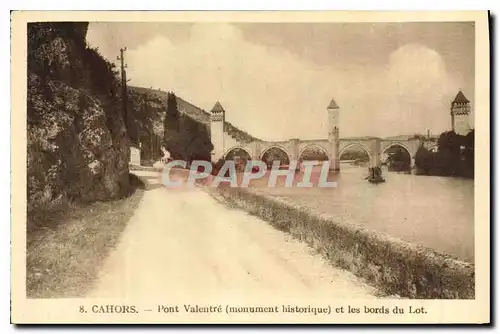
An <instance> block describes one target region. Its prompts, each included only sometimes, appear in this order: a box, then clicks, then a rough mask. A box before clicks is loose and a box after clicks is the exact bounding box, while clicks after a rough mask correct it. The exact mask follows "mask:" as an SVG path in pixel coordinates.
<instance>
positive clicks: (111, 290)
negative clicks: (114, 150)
mask: <svg viewBox="0 0 500 334" xmlns="http://www.w3.org/2000/svg"><path fill="white" fill-rule="evenodd" d="M135 173H136V174H137V175H139V176H140V177H141V178H143V179H146V180H147V182H148V187H147V188H148V190H147V191H146V192H145V195H144V198H143V199H142V202H141V203H140V205H139V207H138V209H137V210H136V212H135V214H134V216H133V217H132V218H131V220H130V221H129V224H128V226H127V228H126V229H125V230H124V232H123V234H122V236H121V240H120V242H119V243H118V245H117V247H116V248H115V250H114V251H112V252H111V254H110V256H109V257H108V258H107V260H106V261H105V264H104V266H103V268H102V269H101V271H100V275H99V280H98V282H97V284H96V287H95V290H94V291H92V293H91V296H90V297H116V298H127V297H134V298H135V297H141V298H148V297H155V298H158V297H161V296H169V295H172V294H173V293H174V292H175V293H180V292H181V291H185V292H186V293H187V292H189V293H190V294H193V295H195V294H196V293H205V294H206V293H216V292H217V291H226V292H227V291H230V290H233V291H242V289H244V290H245V291H251V290H256V291H264V290H268V289H269V290H271V291H278V290H281V289H284V290H281V291H289V292H293V293H294V294H295V293H300V294H303V293H307V292H310V293H318V292H319V293H321V294H330V295H332V296H334V297H336V298H342V297H346V298H356V297H359V298H376V297H375V295H374V294H375V289H373V288H372V287H370V286H367V285H365V284H364V283H362V282H361V281H360V280H359V279H358V278H356V277H355V276H354V275H352V274H351V273H349V272H347V271H345V270H341V269H338V268H335V267H332V266H331V265H329V264H328V263H327V262H326V261H325V260H324V259H323V258H321V257H320V256H319V255H317V254H314V253H313V252H312V251H311V250H310V249H309V248H308V247H307V246H306V245H305V244H303V243H301V242H299V241H297V240H295V239H293V238H292V237H291V236H289V235H287V234H285V233H283V232H281V231H278V230H275V229H274V228H273V227H271V226H270V225H268V224H267V223H266V222H265V221H262V220H260V219H258V218H256V217H254V216H251V215H249V214H247V213H245V212H243V211H240V210H236V209H229V208H227V207H226V206H225V205H224V204H222V203H220V202H218V200H216V199H215V198H214V197H212V196H211V195H210V194H208V193H207V192H205V191H204V190H202V189H199V188H195V189H190V190H186V189H184V190H172V189H167V188H165V187H163V186H161V184H160V182H159V181H160V180H159V174H158V173H156V172H144V171H137V172H135Z"/></svg>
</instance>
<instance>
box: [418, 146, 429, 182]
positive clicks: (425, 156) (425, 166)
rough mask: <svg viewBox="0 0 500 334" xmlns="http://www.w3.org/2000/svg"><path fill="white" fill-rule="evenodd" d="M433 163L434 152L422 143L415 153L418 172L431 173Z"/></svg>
mask: <svg viewBox="0 0 500 334" xmlns="http://www.w3.org/2000/svg"><path fill="white" fill-rule="evenodd" d="M432 165H433V157H432V153H431V152H429V150H428V149H426V148H425V147H424V146H423V145H421V146H420V147H419V148H418V150H417V153H415V166H416V167H417V173H418V174H424V175H429V173H430V171H431V169H432Z"/></svg>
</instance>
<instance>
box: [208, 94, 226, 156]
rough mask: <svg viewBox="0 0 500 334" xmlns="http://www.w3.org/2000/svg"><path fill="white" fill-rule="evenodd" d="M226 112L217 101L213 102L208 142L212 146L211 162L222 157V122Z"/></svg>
mask: <svg viewBox="0 0 500 334" xmlns="http://www.w3.org/2000/svg"><path fill="white" fill-rule="evenodd" d="M225 114H226V112H225V111H224V108H222V106H221V104H220V103H219V101H217V102H215V105H214V107H213V108H212V110H211V113H210V140H211V141H212V144H213V146H214V149H213V151H212V162H214V163H215V162H217V161H218V160H219V159H220V158H223V157H224V122H225V120H226V117H225Z"/></svg>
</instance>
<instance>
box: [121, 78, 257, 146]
mask: <svg viewBox="0 0 500 334" xmlns="http://www.w3.org/2000/svg"><path fill="white" fill-rule="evenodd" d="M129 91H130V92H132V93H135V94H140V95H141V96H143V98H145V99H146V100H149V101H154V103H160V104H162V105H163V106H166V103H167V98H168V93H167V92H165V91H162V90H157V89H152V88H143V87H136V86H130V87H129ZM176 98H177V107H178V110H179V112H180V113H181V114H183V115H186V116H188V117H189V118H191V119H192V120H194V121H195V122H198V123H201V124H204V125H205V127H206V128H207V129H208V130H210V113H209V112H207V111H206V110H204V109H201V108H199V107H197V106H195V105H193V104H191V103H190V102H188V101H186V100H185V99H183V98H181V97H179V96H177V95H176ZM163 112H164V111H163ZM224 131H225V132H226V133H227V134H229V135H230V136H232V137H233V138H235V139H237V140H239V141H241V142H252V141H260V139H258V138H256V137H254V136H252V135H250V134H248V133H247V132H245V131H243V130H241V129H239V128H238V127H236V126H234V125H233V124H231V123H230V122H228V121H227V120H226V122H225V128H224ZM209 133H210V131H209Z"/></svg>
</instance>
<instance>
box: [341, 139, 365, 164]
mask: <svg viewBox="0 0 500 334" xmlns="http://www.w3.org/2000/svg"><path fill="white" fill-rule="evenodd" d="M351 147H358V148H361V149H362V150H363V151H365V152H366V154H368V159H369V161H371V160H372V153H371V152H370V149H369V148H368V147H366V146H365V145H363V144H362V143H359V142H354V143H349V144H347V145H345V146H344V147H342V148H341V149H340V151H339V159H340V157H341V156H342V153H344V152H345V150H346V149H348V148H351Z"/></svg>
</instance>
